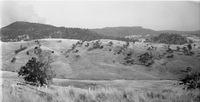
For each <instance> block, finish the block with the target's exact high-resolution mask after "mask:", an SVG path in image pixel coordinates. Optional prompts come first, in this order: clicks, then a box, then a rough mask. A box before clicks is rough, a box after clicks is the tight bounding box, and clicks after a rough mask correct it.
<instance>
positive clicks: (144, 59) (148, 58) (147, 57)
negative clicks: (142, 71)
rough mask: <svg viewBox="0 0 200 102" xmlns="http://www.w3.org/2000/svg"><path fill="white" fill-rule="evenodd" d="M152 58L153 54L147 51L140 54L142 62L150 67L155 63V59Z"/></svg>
mask: <svg viewBox="0 0 200 102" xmlns="http://www.w3.org/2000/svg"><path fill="white" fill-rule="evenodd" d="M152 58H153V56H152V54H149V53H148V52H146V53H144V54H142V55H140V56H139V61H140V64H142V65H145V66H147V67H148V66H150V65H152V64H153V63H154V60H153V59H152Z"/></svg>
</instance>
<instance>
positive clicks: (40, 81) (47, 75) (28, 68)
mask: <svg viewBox="0 0 200 102" xmlns="http://www.w3.org/2000/svg"><path fill="white" fill-rule="evenodd" d="M50 53H52V52H50V51H42V49H41V48H40V47H38V48H36V49H35V54H36V55H38V58H36V57H32V59H31V60H29V61H28V62H27V64H26V65H25V66H22V67H21V69H20V71H19V72H18V74H19V76H23V77H24V80H25V81H27V82H32V83H35V84H37V85H39V86H43V85H44V84H46V85H48V86H49V85H50V84H51V83H52V81H53V77H55V74H54V73H53V71H52V69H51V66H50V63H51V62H53V60H52V58H51V56H50Z"/></svg>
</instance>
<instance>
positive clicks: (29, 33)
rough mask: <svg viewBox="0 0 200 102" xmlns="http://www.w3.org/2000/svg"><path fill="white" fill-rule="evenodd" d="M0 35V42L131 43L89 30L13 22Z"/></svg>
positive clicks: (2, 29) (124, 39)
mask: <svg viewBox="0 0 200 102" xmlns="http://www.w3.org/2000/svg"><path fill="white" fill-rule="evenodd" d="M0 33H1V34H0V36H1V41H3V42H15V41H21V40H24V41H28V40H34V39H47V38H64V39H78V40H84V41H90V40H96V39H116V40H122V41H131V40H130V39H126V38H120V37H112V36H106V35H100V34H97V33H96V32H95V31H91V30H89V29H81V28H66V27H55V26H52V25H46V24H40V23H30V22H21V21H17V22H14V23H12V24H10V25H8V26H6V27H3V28H1V31H0Z"/></svg>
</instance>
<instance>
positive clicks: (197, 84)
mask: <svg viewBox="0 0 200 102" xmlns="http://www.w3.org/2000/svg"><path fill="white" fill-rule="evenodd" d="M179 81H180V83H179V84H180V85H182V84H183V85H185V86H186V89H188V90H191V89H200V72H196V73H192V74H187V75H186V76H185V77H184V78H181V79H180V80H179Z"/></svg>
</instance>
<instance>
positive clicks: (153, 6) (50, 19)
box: [0, 1, 200, 31]
mask: <svg viewBox="0 0 200 102" xmlns="http://www.w3.org/2000/svg"><path fill="white" fill-rule="evenodd" d="M0 4H1V7H0V10H1V27H4V26H6V25H9V24H11V23H13V22H15V21H28V22H37V23H44V24H50V25H54V26H63V27H78V28H103V27H118V26H131V27H132V26H142V27H144V28H149V29H153V30H181V31H194V30H200V2H199V1H195V2H194V1H1V2H0Z"/></svg>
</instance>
